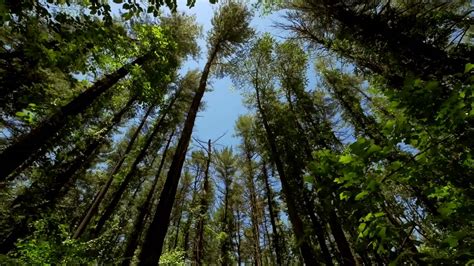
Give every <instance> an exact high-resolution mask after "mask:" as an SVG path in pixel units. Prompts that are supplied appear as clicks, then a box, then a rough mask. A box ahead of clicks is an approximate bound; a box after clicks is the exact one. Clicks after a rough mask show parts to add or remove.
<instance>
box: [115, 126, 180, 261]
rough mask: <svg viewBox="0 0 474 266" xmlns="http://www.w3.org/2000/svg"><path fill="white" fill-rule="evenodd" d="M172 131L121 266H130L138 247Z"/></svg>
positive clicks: (141, 207)
mask: <svg viewBox="0 0 474 266" xmlns="http://www.w3.org/2000/svg"><path fill="white" fill-rule="evenodd" d="M173 136H174V131H173V132H172V133H171V134H170V136H169V138H168V142H167V143H166V146H165V149H164V150H163V155H162V156H161V161H160V165H159V166H158V170H157V171H156V175H155V180H154V181H153V185H152V186H151V188H150V191H149V192H148V195H147V197H146V199H145V201H144V202H143V204H142V205H141V206H140V209H139V213H138V216H137V218H136V219H135V223H134V225H133V229H132V233H131V234H130V236H129V237H128V240H127V246H126V248H125V252H124V256H123V257H124V260H123V262H122V265H123V266H128V265H130V262H131V260H132V258H133V254H134V253H135V250H136V249H137V247H138V240H139V239H140V235H141V233H142V232H143V227H144V226H145V217H146V216H147V215H148V214H149V213H150V207H151V205H152V202H153V195H154V194H155V190H156V186H157V185H158V181H159V180H160V175H161V171H162V169H163V166H164V165H165V161H166V156H167V154H168V150H169V147H170V144H171V140H172V139H173Z"/></svg>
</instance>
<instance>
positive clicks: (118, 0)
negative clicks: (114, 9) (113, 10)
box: [114, 0, 122, 4]
mask: <svg viewBox="0 0 474 266" xmlns="http://www.w3.org/2000/svg"><path fill="white" fill-rule="evenodd" d="M114 3H116V4H120V3H122V0H114Z"/></svg>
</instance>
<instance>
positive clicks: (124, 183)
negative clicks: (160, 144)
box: [94, 89, 180, 237]
mask: <svg viewBox="0 0 474 266" xmlns="http://www.w3.org/2000/svg"><path fill="white" fill-rule="evenodd" d="M179 94H180V89H179V90H178V91H177V92H176V95H175V96H174V97H173V98H172V99H171V101H170V103H169V104H168V106H167V107H166V109H165V110H163V112H162V114H161V115H160V119H159V120H158V122H157V123H156V124H155V125H154V126H153V129H152V131H151V133H150V134H148V136H147V137H146V140H145V143H144V144H143V146H142V148H141V149H140V152H139V153H138V155H137V157H136V158H135V160H134V161H133V163H132V166H131V167H130V170H129V171H128V173H127V175H126V176H125V177H124V179H123V181H122V183H121V184H120V186H119V188H118V189H117V191H116V192H115V193H114V195H113V197H112V200H111V201H110V202H109V204H108V205H107V207H106V208H105V210H104V212H103V214H102V216H101V217H100V219H99V221H98V222H97V225H96V227H95V231H94V235H95V237H97V236H98V235H99V233H100V231H102V228H103V226H104V225H105V223H106V222H107V220H109V218H110V216H112V213H113V212H114V211H115V209H116V208H117V205H118V203H119V201H120V199H121V198H122V196H123V194H124V192H125V191H126V189H127V187H128V185H129V184H130V182H131V181H132V179H133V177H134V176H135V174H136V172H137V170H138V164H139V163H140V162H141V161H142V160H143V158H145V156H146V154H147V152H148V149H149V148H150V147H151V144H152V142H153V141H154V140H155V137H156V136H157V135H158V133H159V132H160V130H161V129H163V128H164V127H165V119H166V117H167V116H168V113H169V112H170V110H171V108H172V107H173V105H174V103H175V102H176V99H177V98H178V97H179Z"/></svg>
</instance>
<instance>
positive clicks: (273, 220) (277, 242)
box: [262, 161, 283, 265]
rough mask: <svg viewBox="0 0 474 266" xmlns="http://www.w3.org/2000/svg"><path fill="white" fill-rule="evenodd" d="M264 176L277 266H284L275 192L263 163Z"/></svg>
mask: <svg viewBox="0 0 474 266" xmlns="http://www.w3.org/2000/svg"><path fill="white" fill-rule="evenodd" d="M262 174H263V181H264V183H265V195H266V196H267V204H268V212H269V214H270V223H271V224H272V234H273V241H272V244H273V248H274V250H275V254H276V259H277V265H283V260H282V257H281V255H282V254H281V253H282V252H283V249H282V247H281V244H282V240H281V238H280V234H279V233H278V227H277V224H276V218H275V217H276V213H275V210H274V209H273V207H274V206H273V191H272V189H271V187H270V182H269V181H268V171H267V165H266V162H265V161H263V162H262Z"/></svg>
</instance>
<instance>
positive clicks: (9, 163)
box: [0, 54, 148, 181]
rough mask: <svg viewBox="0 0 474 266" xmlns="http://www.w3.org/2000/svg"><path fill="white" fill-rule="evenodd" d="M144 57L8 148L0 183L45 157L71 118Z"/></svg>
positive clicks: (0, 169)
mask: <svg viewBox="0 0 474 266" xmlns="http://www.w3.org/2000/svg"><path fill="white" fill-rule="evenodd" d="M147 56H148V54H145V55H143V56H141V57H139V58H137V59H135V60H133V61H132V62H131V63H129V64H126V65H124V66H122V67H121V68H119V69H117V70H116V71H115V72H114V73H112V74H108V75H105V76H104V77H103V78H102V79H100V80H98V81H97V82H96V83H94V85H93V86H91V87H90V88H88V89H87V90H86V91H84V92H82V93H81V94H79V95H78V96H77V97H76V98H74V99H73V100H72V101H71V102H69V103H68V104H66V105H65V106H63V107H62V108H61V109H60V110H59V111H58V112H56V113H55V114H54V115H52V116H51V117H50V118H48V119H47V120H46V121H44V122H42V123H41V124H40V125H39V126H37V127H36V128H34V129H33V130H31V132H29V133H28V134H26V135H24V136H21V137H20V138H19V139H18V141H17V142H15V143H14V144H12V145H10V146H9V147H7V148H6V149H5V150H4V151H3V152H2V153H1V154H0V162H2V167H0V181H4V180H6V179H7V178H8V177H9V176H10V174H12V173H13V172H14V171H15V169H17V168H18V167H20V166H21V165H22V164H23V162H25V161H29V162H31V160H28V159H29V158H31V157H34V158H37V156H39V155H42V154H44V153H45V152H46V151H47V148H46V146H47V144H48V143H49V142H50V141H51V140H53V139H54V137H55V136H56V135H57V133H58V132H59V131H60V130H61V129H62V128H63V127H64V126H65V125H66V124H67V123H68V122H69V120H70V119H71V117H74V116H75V115H78V114H81V113H83V112H84V111H85V110H86V109H87V108H88V107H89V106H90V105H91V104H92V103H93V102H94V101H95V99H97V98H98V97H99V96H100V95H102V94H103V93H104V92H106V91H107V90H108V89H110V88H111V87H112V86H113V85H115V84H116V83H117V82H118V81H119V80H120V79H122V78H123V77H125V76H126V75H127V74H128V73H129V70H128V69H129V68H130V67H132V66H133V65H141V64H143V63H144V62H145V60H146V58H147Z"/></svg>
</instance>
